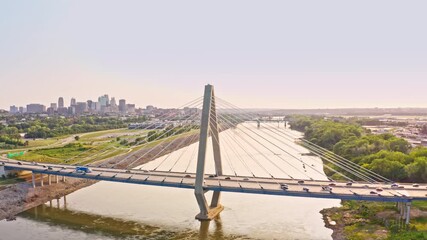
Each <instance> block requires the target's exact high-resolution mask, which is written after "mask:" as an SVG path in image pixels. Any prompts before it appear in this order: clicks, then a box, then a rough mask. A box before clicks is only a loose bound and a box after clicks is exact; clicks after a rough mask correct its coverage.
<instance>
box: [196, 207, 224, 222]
mask: <svg viewBox="0 0 427 240" xmlns="http://www.w3.org/2000/svg"><path fill="white" fill-rule="evenodd" d="M222 210H224V206H222V205H221V204H219V205H218V206H216V207H211V208H209V210H208V214H203V213H199V214H197V215H196V219H197V220H199V221H210V220H212V219H214V218H216V217H217V216H218V215H219V214H220V213H221V212H222Z"/></svg>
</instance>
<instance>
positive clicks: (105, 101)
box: [98, 94, 110, 107]
mask: <svg viewBox="0 0 427 240" xmlns="http://www.w3.org/2000/svg"><path fill="white" fill-rule="evenodd" d="M98 102H99V104H100V105H101V107H106V106H108V105H110V98H109V97H108V95H107V94H105V95H104V96H100V97H99V98H98Z"/></svg>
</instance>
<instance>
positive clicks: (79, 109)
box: [75, 102, 88, 114]
mask: <svg viewBox="0 0 427 240" xmlns="http://www.w3.org/2000/svg"><path fill="white" fill-rule="evenodd" d="M87 111H88V109H87V103H86V102H78V103H77V104H76V111H75V113H76V114H82V113H85V112H87Z"/></svg>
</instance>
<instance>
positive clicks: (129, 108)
mask: <svg viewBox="0 0 427 240" xmlns="http://www.w3.org/2000/svg"><path fill="white" fill-rule="evenodd" d="M126 112H127V113H130V114H133V113H135V104H126Z"/></svg>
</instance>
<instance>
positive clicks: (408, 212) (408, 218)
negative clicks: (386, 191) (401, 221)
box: [404, 202, 411, 225]
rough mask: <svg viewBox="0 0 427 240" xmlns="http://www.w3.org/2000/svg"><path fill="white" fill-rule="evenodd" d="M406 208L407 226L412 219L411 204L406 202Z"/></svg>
mask: <svg viewBox="0 0 427 240" xmlns="http://www.w3.org/2000/svg"><path fill="white" fill-rule="evenodd" d="M404 208H405V214H406V216H405V220H406V222H405V223H406V225H408V224H409V221H410V218H411V202H406V203H405V206H404Z"/></svg>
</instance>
